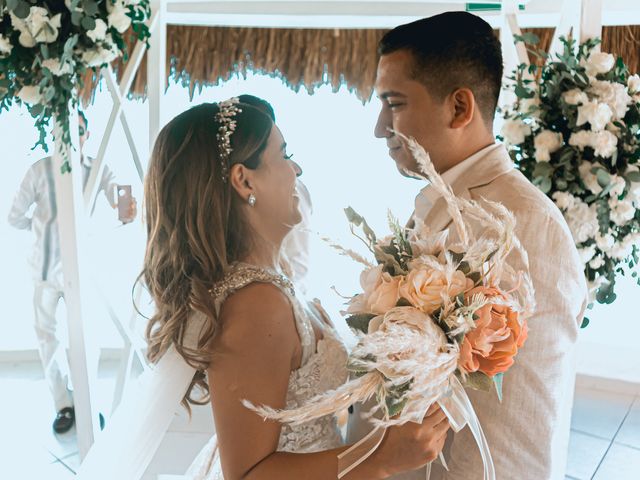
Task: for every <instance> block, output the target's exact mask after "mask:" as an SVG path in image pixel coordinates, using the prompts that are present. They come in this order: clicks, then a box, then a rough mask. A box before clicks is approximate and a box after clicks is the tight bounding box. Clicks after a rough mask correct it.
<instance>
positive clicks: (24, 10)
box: [13, 2, 31, 19]
mask: <svg viewBox="0 0 640 480" xmlns="http://www.w3.org/2000/svg"><path fill="white" fill-rule="evenodd" d="M30 11H31V9H30V7H29V4H28V3H27V2H18V5H16V8H14V9H13V13H14V14H15V16H16V17H18V18H21V19H25V18H27V17H28V16H29V12H30Z"/></svg>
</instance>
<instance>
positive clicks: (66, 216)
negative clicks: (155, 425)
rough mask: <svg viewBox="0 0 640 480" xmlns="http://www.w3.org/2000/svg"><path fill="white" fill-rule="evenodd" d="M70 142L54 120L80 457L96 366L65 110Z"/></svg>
mask: <svg viewBox="0 0 640 480" xmlns="http://www.w3.org/2000/svg"><path fill="white" fill-rule="evenodd" d="M70 116H71V119H70V126H69V129H70V133H71V140H72V144H73V145H74V146H75V149H74V147H72V146H65V145H63V144H62V131H61V126H60V125H59V124H56V126H55V137H56V151H55V153H54V155H53V163H54V179H55V189H56V206H57V212H58V217H57V218H58V231H59V236H60V257H61V261H62V271H63V275H64V298H65V304H66V308H67V321H68V330H69V368H70V373H71V380H72V382H73V387H74V393H73V396H74V406H75V416H76V431H77V438H78V450H79V453H80V458H84V456H85V455H86V453H87V452H88V451H89V448H90V447H91V445H92V443H93V439H94V434H95V433H96V425H95V424H94V420H95V419H96V417H95V416H94V415H93V409H92V406H93V404H92V391H93V388H92V383H93V375H90V374H89V372H90V371H91V372H93V367H97V365H96V358H95V356H94V355H87V342H86V341H85V336H86V335H85V331H84V325H83V319H84V318H85V316H86V315H87V313H88V312H89V310H90V301H89V299H88V297H87V290H88V287H89V282H88V279H89V278H90V276H89V274H88V271H87V268H88V266H87V263H86V261H85V258H86V255H85V253H84V252H85V251H84V248H85V247H84V245H85V239H86V231H85V225H86V221H85V220H86V213H85V208H84V202H83V195H82V170H81V169H82V167H81V165H80V154H79V151H78V113H77V111H76V110H75V109H72V110H71V111H70ZM65 158H66V159H68V161H69V164H70V165H71V172H69V173H65V174H62V173H61V171H60V169H61V167H62V164H63V162H64V160H65Z"/></svg>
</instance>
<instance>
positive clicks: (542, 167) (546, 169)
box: [533, 162, 553, 177]
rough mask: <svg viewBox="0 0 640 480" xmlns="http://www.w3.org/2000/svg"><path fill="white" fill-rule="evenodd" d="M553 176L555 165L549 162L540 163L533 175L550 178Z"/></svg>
mask: <svg viewBox="0 0 640 480" xmlns="http://www.w3.org/2000/svg"><path fill="white" fill-rule="evenodd" d="M551 174H553V165H551V164H550V163H549V162H538V163H537V164H536V166H535V168H534V169H533V175H534V176H536V177H550V176H551Z"/></svg>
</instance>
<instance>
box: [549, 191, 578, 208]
mask: <svg viewBox="0 0 640 480" xmlns="http://www.w3.org/2000/svg"><path fill="white" fill-rule="evenodd" d="M551 197H552V198H553V200H554V201H555V202H556V205H557V206H558V208H559V209H561V210H570V209H571V208H573V206H574V205H575V203H576V197H574V196H573V195H571V194H570V193H567V192H554V194H553V195H552V196H551Z"/></svg>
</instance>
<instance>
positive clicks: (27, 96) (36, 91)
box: [18, 85, 42, 105]
mask: <svg viewBox="0 0 640 480" xmlns="http://www.w3.org/2000/svg"><path fill="white" fill-rule="evenodd" d="M18 98H19V99H20V100H22V101H23V102H24V103H28V104H29V105H36V104H38V103H40V102H41V101H42V95H41V94H40V87H38V86H37V85H25V86H24V87H22V88H21V89H20V91H19V92H18Z"/></svg>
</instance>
